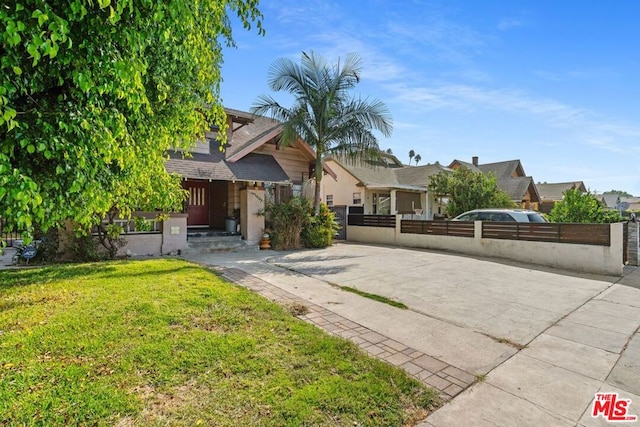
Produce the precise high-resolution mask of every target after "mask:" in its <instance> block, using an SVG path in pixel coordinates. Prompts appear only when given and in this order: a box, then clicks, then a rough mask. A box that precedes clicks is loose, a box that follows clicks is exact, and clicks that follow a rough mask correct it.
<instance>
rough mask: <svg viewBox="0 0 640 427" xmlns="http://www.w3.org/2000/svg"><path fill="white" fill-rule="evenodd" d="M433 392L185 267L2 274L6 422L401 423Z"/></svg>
mask: <svg viewBox="0 0 640 427" xmlns="http://www.w3.org/2000/svg"><path fill="white" fill-rule="evenodd" d="M434 398H435V394H434V393H433V392H432V391H431V390H429V389H427V388H425V387H424V386H422V385H421V384H419V383H418V382H417V381H415V380H413V379H411V378H409V377H408V376H407V375H406V374H405V373H404V372H403V371H401V370H399V369H396V368H393V367H390V366H388V365H386V364H384V363H382V362H380V361H377V360H374V359H371V358H370V357H368V356H366V355H365V354H363V353H362V352H361V351H360V350H359V349H358V348H357V347H356V346H355V345H353V344H351V343H349V342H347V341H345V340H342V339H339V338H335V337H331V336H328V335H326V334H324V333H323V332H321V331H320V330H318V329H317V328H315V327H314V326H311V325H309V324H307V323H305V322H303V321H300V320H298V319H296V318H294V317H292V316H291V314H289V313H288V312H287V311H286V310H285V309H283V308H281V307H279V306H277V305H275V304H273V303H271V302H269V301H267V300H265V299H263V298H262V297H260V296H258V295H255V294H253V293H252V292H250V291H248V290H245V289H243V288H241V287H238V286H235V285H231V284H229V283H227V282H226V281H224V280H223V279H221V278H219V277H218V276H216V275H215V274H213V273H211V272H210V271H208V270H206V269H203V268H201V267H199V266H196V265H194V264H190V263H187V262H183V261H180V260H167V259H164V260H148V261H122V262H112V263H102V264H81V265H67V266H55V267H47V268H34V269H23V270H9V271H0V414H2V421H3V422H6V423H7V424H8V425H14V424H25V425H34V424H35V425H47V426H49V425H68V424H74V425H119V426H122V427H124V426H133V425H186V426H191V425H198V424H200V425H207V426H208V425H216V426H238V425H277V426H280V425H313V426H317V425H331V426H335V425H349V426H354V425H385V426H389V425H403V424H404V425H411V424H414V423H415V422H417V421H419V420H421V419H422V418H424V416H425V415H426V413H427V411H428V409H429V408H430V405H431V404H432V402H433V399H434Z"/></svg>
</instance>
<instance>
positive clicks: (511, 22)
mask: <svg viewBox="0 0 640 427" xmlns="http://www.w3.org/2000/svg"><path fill="white" fill-rule="evenodd" d="M522 25H524V22H523V21H521V20H520V19H515V18H503V19H501V20H500V22H498V29H499V30H500V31H505V30H509V29H511V28H516V27H521V26H522Z"/></svg>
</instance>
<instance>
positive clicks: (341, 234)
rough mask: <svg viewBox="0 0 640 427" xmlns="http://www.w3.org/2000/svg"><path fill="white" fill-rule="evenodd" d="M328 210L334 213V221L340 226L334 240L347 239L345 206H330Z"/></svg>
mask: <svg viewBox="0 0 640 427" xmlns="http://www.w3.org/2000/svg"><path fill="white" fill-rule="evenodd" d="M329 210H330V211H331V212H333V213H335V214H336V222H337V223H338V225H339V226H340V229H339V230H338V235H337V236H336V240H347V207H346V206H331V207H330V208H329Z"/></svg>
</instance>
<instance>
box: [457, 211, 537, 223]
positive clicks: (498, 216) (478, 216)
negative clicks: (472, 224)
mask: <svg viewBox="0 0 640 427" xmlns="http://www.w3.org/2000/svg"><path fill="white" fill-rule="evenodd" d="M452 221H499V222H549V221H547V219H546V218H545V217H544V216H543V215H542V214H541V213H540V212H536V211H529V210H525V209H474V210H472V211H469V212H465V213H463V214H460V215H458V216H457V217H455V218H453V219H452Z"/></svg>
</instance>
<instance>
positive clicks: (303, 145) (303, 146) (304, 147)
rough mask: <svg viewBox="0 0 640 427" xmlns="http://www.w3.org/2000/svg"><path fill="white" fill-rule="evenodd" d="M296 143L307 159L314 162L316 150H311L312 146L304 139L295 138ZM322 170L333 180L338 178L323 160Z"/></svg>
mask: <svg viewBox="0 0 640 427" xmlns="http://www.w3.org/2000/svg"><path fill="white" fill-rule="evenodd" d="M296 144H298V148H299V149H300V151H302V154H304V155H306V156H307V158H308V159H309V160H313V161H314V162H315V161H316V152H315V151H313V148H311V146H310V145H309V144H307V142H306V141H305V140H303V139H300V138H298V139H297V140H296ZM336 163H338V162H336ZM322 170H323V171H324V172H326V173H327V175H329V176H330V177H331V178H333V179H334V180H336V181H337V180H338V175H336V173H335V172H334V171H333V170H332V169H331V168H330V167H329V166H328V165H327V164H326V163H325V162H324V161H323V162H322Z"/></svg>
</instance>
